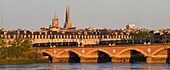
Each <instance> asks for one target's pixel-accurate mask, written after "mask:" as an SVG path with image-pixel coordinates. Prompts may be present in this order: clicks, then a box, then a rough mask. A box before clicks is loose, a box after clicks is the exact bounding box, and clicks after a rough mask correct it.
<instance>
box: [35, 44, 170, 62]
mask: <svg viewBox="0 0 170 70" xmlns="http://www.w3.org/2000/svg"><path fill="white" fill-rule="evenodd" d="M32 50H35V51H37V52H40V53H43V54H44V56H48V58H49V60H50V61H51V62H57V63H67V62H81V63H96V62H112V63H131V62H133V60H132V58H135V57H138V56H143V57H139V58H138V59H134V60H144V61H145V62H146V63H168V62H169V57H170V56H169V55H170V45H165V44H157V45H152V44H151V45H118V46H117V45H115V46H87V47H60V48H59V47H55V48H32ZM133 52H134V53H133ZM136 53H140V54H136Z"/></svg>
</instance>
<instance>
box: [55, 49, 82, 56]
mask: <svg viewBox="0 0 170 70" xmlns="http://www.w3.org/2000/svg"><path fill="white" fill-rule="evenodd" d="M65 52H73V53H75V54H77V55H78V56H79V57H81V56H82V54H81V53H79V52H78V51H75V50H64V51H61V52H59V53H58V54H57V56H60V55H62V54H63V53H65Z"/></svg>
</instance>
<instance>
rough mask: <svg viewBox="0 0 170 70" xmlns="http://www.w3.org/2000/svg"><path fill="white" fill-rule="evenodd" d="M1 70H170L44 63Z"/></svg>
mask: <svg viewBox="0 0 170 70" xmlns="http://www.w3.org/2000/svg"><path fill="white" fill-rule="evenodd" d="M0 70H170V67H169V64H112V63H85V64H83V63H52V64H50V63H43V64H19V65H0Z"/></svg>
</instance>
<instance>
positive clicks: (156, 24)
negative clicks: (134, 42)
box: [0, 0, 170, 30]
mask: <svg viewBox="0 0 170 70" xmlns="http://www.w3.org/2000/svg"><path fill="white" fill-rule="evenodd" d="M95 1H96V0H94V1H90V0H86V1H84V0H82V1H78V0H74V1H68V3H67V2H66V0H57V1H55V0H52V1H40V0H36V1H33V0H29V1H22V0H17V1H16V0H15V1H11V0H1V2H0V4H1V5H0V6H1V7H0V8H1V17H2V16H3V18H1V19H2V20H3V21H2V20H1V27H3V28H5V29H36V30H38V29H39V28H40V27H48V26H49V25H50V24H51V23H52V19H53V17H54V15H55V13H54V12H56V14H57V17H58V18H59V25H60V26H61V27H63V26H64V24H65V9H66V4H69V5H70V8H71V11H70V12H71V21H72V25H73V26H75V27H77V28H81V29H83V28H86V27H93V28H111V29H120V28H125V25H127V24H135V25H136V26H137V27H139V28H147V29H161V28H169V26H170V24H169V23H170V20H168V18H169V17H170V13H169V12H170V6H169V5H168V4H169V3H170V1H168V0H162V1H159V0H150V1H147V0H143V1H139V2H138V1H135V0H128V1H118V0H107V1H96V2H95ZM131 2H133V3H131ZM89 10H90V11H89ZM2 14H3V15H2Z"/></svg>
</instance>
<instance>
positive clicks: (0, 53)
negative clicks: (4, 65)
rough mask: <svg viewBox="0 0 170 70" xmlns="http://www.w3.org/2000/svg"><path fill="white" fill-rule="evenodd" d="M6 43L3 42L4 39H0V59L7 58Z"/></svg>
mask: <svg viewBox="0 0 170 70" xmlns="http://www.w3.org/2000/svg"><path fill="white" fill-rule="evenodd" d="M7 45H8V43H7V42H6V41H5V38H4V37H2V38H0V58H7V57H8V51H9V49H8V48H7Z"/></svg>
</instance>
